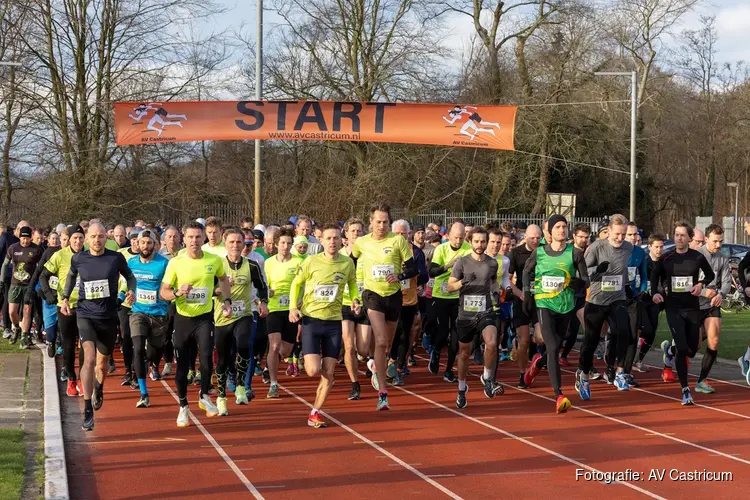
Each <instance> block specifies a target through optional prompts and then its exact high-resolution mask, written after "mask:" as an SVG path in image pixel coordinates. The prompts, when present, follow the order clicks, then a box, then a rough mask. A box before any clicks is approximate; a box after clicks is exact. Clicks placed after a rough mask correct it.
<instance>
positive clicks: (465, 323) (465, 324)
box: [456, 311, 497, 344]
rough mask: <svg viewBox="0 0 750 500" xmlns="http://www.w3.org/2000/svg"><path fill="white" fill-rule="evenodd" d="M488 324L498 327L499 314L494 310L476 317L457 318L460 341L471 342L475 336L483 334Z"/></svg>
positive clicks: (463, 342)
mask: <svg viewBox="0 0 750 500" xmlns="http://www.w3.org/2000/svg"><path fill="white" fill-rule="evenodd" d="M488 326H494V327H495V328H497V316H496V315H495V312H494V311H493V312H490V313H489V314H482V315H481V316H477V317H474V318H458V319H457V320H456V334H457V335H458V341H459V342H461V343H462V344H471V343H472V342H473V341H474V338H475V337H477V336H478V335H481V334H482V331H484V329H485V328H487V327H488Z"/></svg>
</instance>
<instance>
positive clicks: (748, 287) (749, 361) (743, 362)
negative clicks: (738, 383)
mask: <svg viewBox="0 0 750 500" xmlns="http://www.w3.org/2000/svg"><path fill="white" fill-rule="evenodd" d="M744 225H745V234H746V235H748V236H750V217H745V224H744ZM748 268H750V252H748V253H746V254H745V256H744V257H743V258H742V260H741V261H740V264H739V266H737V278H738V280H739V282H740V287H741V288H742V293H743V295H744V297H745V302H746V303H748V304H750V283H749V282H748V279H747V274H746V273H747V271H748ZM737 364H739V365H740V371H741V373H742V376H743V377H745V381H746V382H747V383H748V385H750V343H748V347H747V350H746V351H745V354H744V355H743V356H740V357H739V358H737Z"/></svg>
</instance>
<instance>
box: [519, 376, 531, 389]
mask: <svg viewBox="0 0 750 500" xmlns="http://www.w3.org/2000/svg"><path fill="white" fill-rule="evenodd" d="M524 375H525V374H524V373H522V374H521V378H520V379H519V380H518V386H517V387H518V388H519V389H528V388H529V386H528V385H527V384H526V382H525V381H524V378H525V377H524Z"/></svg>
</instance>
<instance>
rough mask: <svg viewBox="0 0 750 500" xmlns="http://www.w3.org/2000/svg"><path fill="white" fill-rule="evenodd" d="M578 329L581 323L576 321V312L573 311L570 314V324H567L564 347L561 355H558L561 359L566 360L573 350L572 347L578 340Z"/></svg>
mask: <svg viewBox="0 0 750 500" xmlns="http://www.w3.org/2000/svg"><path fill="white" fill-rule="evenodd" d="M580 329H581V322H580V321H579V320H578V315H577V314H576V311H573V312H571V313H570V322H569V323H568V332H567V334H566V336H565V345H564V346H563V350H562V353H561V354H560V357H561V358H567V357H568V355H569V354H570V351H572V350H573V347H574V346H575V345H576V340H578V331H579V330H580Z"/></svg>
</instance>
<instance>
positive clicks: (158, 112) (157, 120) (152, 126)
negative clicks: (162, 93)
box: [128, 102, 187, 136]
mask: <svg viewBox="0 0 750 500" xmlns="http://www.w3.org/2000/svg"><path fill="white" fill-rule="evenodd" d="M152 110H153V111H154V115H153V116H152V117H151V119H150V120H149V121H148V125H147V126H146V130H151V131H153V132H156V134H157V135H159V136H161V134H162V132H164V127H166V126H169V125H176V126H178V127H180V128H182V122H180V121H167V120H185V121H187V116H185V115H172V114H169V112H168V111H167V110H166V109H164V108H163V107H162V106H161V103H158V102H150V103H148V104H139V105H138V106H137V107H135V108H133V113H135V115H133V114H132V113H131V114H128V116H129V117H130V118H132V119H133V121H134V122H135V123H140V122H141V120H142V119H143V118H144V117H146V116H147V115H148V112H149V111H152ZM165 118H166V119H167V120H165ZM157 125H161V127H157Z"/></svg>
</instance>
